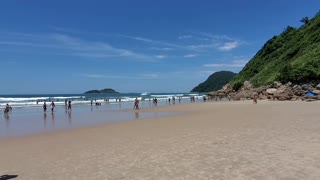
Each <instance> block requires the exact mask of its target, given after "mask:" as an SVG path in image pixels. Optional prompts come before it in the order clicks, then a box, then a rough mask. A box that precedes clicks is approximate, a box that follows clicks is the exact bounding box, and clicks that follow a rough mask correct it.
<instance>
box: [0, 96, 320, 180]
mask: <svg viewBox="0 0 320 180" xmlns="http://www.w3.org/2000/svg"><path fill="white" fill-rule="evenodd" d="M319 109H320V103H319V102H313V103H306V102H268V101H263V102H262V101H259V102H258V104H257V105H254V104H252V101H242V102H219V103H216V102H208V103H194V104H181V105H175V106H166V107H158V108H150V109H141V110H139V112H179V114H176V115H173V116H166V117H158V118H147V119H143V120H133V121H126V122H116V123H112V124H105V125H99V126H92V127H82V128H78V129H70V130H64V131H63V130H62V131H59V132H50V133H43V134H37V135H30V136H25V137H10V138H0V176H1V175H6V174H9V175H18V177H17V178H16V179H27V180H29V179H32V180H38V179H39V180H40V179H41V180H42V179H67V180H72V179H77V180H78V179H97V180H98V179H99V180H100V179H128V180H129V179H170V180H171V179H190V180H194V179H239V180H240V179H243V180H245V179H246V180H247V179H310V180H318V179H320V110H319ZM132 112H134V111H132Z"/></svg>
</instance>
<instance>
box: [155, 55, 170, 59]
mask: <svg viewBox="0 0 320 180" xmlns="http://www.w3.org/2000/svg"><path fill="white" fill-rule="evenodd" d="M155 57H156V58H158V59H164V58H167V57H168V56H166V55H156V56H155Z"/></svg>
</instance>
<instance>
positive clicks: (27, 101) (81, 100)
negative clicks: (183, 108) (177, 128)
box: [0, 92, 205, 108]
mask: <svg viewBox="0 0 320 180" xmlns="http://www.w3.org/2000/svg"><path fill="white" fill-rule="evenodd" d="M203 96H205V94H204V93H202V94H199V93H147V92H145V93H112V94H109V93H99V94H29V95H0V107H3V108H4V107H5V106H6V104H9V105H10V106H11V107H12V108H28V107H42V105H43V102H44V101H46V102H47V103H50V102H51V101H53V102H54V103H55V105H56V106H64V105H65V100H68V101H69V100H71V101H72V105H88V104H90V105H91V100H93V102H94V103H95V102H98V103H101V104H118V103H119V99H121V100H120V101H121V103H122V104H123V103H132V102H134V100H135V98H138V99H139V101H149V100H152V99H153V98H157V100H158V102H159V105H161V104H163V102H166V100H168V99H169V98H171V99H172V97H175V99H176V100H178V99H179V98H181V100H182V101H183V102H185V101H186V100H190V97H196V98H202V97H203ZM106 99H108V102H106V101H105V100H106ZM37 101H38V103H37Z"/></svg>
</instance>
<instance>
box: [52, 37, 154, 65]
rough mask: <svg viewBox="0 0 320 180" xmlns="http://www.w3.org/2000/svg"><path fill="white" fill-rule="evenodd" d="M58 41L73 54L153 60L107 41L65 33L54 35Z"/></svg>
mask: <svg viewBox="0 0 320 180" xmlns="http://www.w3.org/2000/svg"><path fill="white" fill-rule="evenodd" d="M52 37H53V39H55V40H56V41H57V42H59V43H62V45H63V46H64V47H65V48H66V49H70V50H72V53H73V55H76V56H83V57H93V58H106V57H130V58H134V59H140V60H145V61H153V58H152V57H150V56H147V55H144V54H139V53H135V52H133V51H131V50H127V49H121V48H115V47H113V46H111V45H110V44H108V43H105V42H90V41H85V40H82V39H79V38H74V37H70V36H67V35H63V34H55V35H53V36H52Z"/></svg>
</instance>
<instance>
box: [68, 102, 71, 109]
mask: <svg viewBox="0 0 320 180" xmlns="http://www.w3.org/2000/svg"><path fill="white" fill-rule="evenodd" d="M68 110H71V101H70V100H69V101H68Z"/></svg>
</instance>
